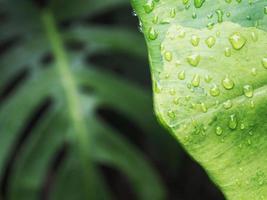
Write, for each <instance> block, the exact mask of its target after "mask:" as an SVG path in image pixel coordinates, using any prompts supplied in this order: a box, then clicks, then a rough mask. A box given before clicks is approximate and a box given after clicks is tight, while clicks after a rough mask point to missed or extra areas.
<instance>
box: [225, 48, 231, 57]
mask: <svg viewBox="0 0 267 200" xmlns="http://www.w3.org/2000/svg"><path fill="white" fill-rule="evenodd" d="M231 54H232V52H231V49H230V48H229V47H226V48H225V50H224V55H225V56H226V57H230V56H231Z"/></svg>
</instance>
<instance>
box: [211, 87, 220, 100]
mask: <svg viewBox="0 0 267 200" xmlns="http://www.w3.org/2000/svg"><path fill="white" fill-rule="evenodd" d="M210 95H211V96H213V97H217V96H219V95H220V89H219V87H218V86H217V85H216V84H214V85H213V86H212V87H211V88H210Z"/></svg>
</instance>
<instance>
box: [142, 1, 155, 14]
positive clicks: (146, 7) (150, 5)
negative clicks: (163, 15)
mask: <svg viewBox="0 0 267 200" xmlns="http://www.w3.org/2000/svg"><path fill="white" fill-rule="evenodd" d="M153 9H154V2H153V0H148V1H147V2H146V4H145V5H144V10H145V12H146V13H151V12H152V11H153Z"/></svg>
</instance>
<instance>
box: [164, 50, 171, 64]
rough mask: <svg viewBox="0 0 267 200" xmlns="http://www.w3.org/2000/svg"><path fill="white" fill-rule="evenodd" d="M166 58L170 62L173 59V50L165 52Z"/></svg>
mask: <svg viewBox="0 0 267 200" xmlns="http://www.w3.org/2000/svg"><path fill="white" fill-rule="evenodd" d="M164 58H165V60H166V61H168V62H170V61H172V52H170V51H166V52H165V53H164Z"/></svg>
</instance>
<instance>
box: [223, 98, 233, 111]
mask: <svg viewBox="0 0 267 200" xmlns="http://www.w3.org/2000/svg"><path fill="white" fill-rule="evenodd" d="M232 106H233V103H232V101H231V100H227V101H225V102H224V103H223V107H224V108H225V109H230V108H232Z"/></svg>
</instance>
